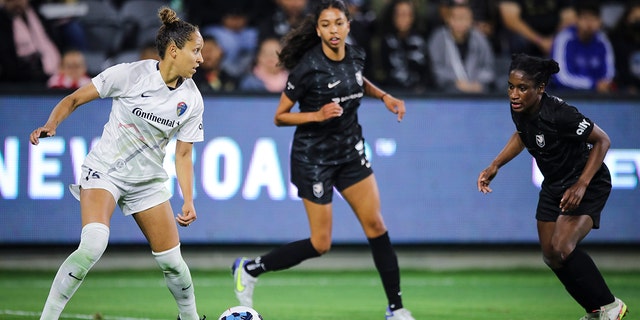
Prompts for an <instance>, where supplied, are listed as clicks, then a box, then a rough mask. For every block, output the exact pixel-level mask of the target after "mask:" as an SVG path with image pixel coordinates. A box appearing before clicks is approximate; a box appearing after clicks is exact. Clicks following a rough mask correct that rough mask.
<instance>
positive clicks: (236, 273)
mask: <svg viewBox="0 0 640 320" xmlns="http://www.w3.org/2000/svg"><path fill="white" fill-rule="evenodd" d="M249 261H251V260H250V259H248V258H244V257H243V258H238V259H236V261H235V262H234V263H233V266H232V267H231V273H232V274H233V291H234V292H235V293H236V298H238V301H239V302H240V305H242V306H245V307H249V308H253V288H254V287H255V285H256V282H257V281H258V278H256V277H254V276H252V275H250V274H249V273H248V272H247V271H246V270H244V266H245V264H247V262H249Z"/></svg>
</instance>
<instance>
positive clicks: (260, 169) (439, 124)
mask: <svg viewBox="0 0 640 320" xmlns="http://www.w3.org/2000/svg"><path fill="white" fill-rule="evenodd" d="M60 98H62V96H60V95H45V96H38V95H36V96H24V95H15V96H12V95H4V96H0V117H1V118H2V119H3V124H2V126H1V127H0V141H1V142H2V145H0V245H3V244H4V245H6V244H14V243H18V244H23V243H24V244H44V243H47V244H50V243H56V244H58V243H59V244H65V243H77V241H78V239H79V234H80V210H79V204H78V202H77V201H76V200H75V198H73V196H72V195H71V194H70V193H69V192H68V189H67V186H68V185H69V184H71V183H74V182H76V181H77V180H78V176H79V173H80V170H79V169H80V165H81V163H82V160H83V159H84V157H85V156H86V154H87V152H88V150H89V149H90V147H91V144H92V143H94V142H95V141H97V139H99V137H100V134H101V132H102V127H103V125H104V123H106V121H107V119H108V115H109V112H110V108H111V101H110V100H108V99H104V100H97V101H93V102H91V103H89V104H87V105H84V106H82V107H80V108H79V109H78V110H76V112H74V113H73V114H72V115H71V116H70V117H69V118H68V119H67V120H65V121H64V122H63V123H62V125H61V126H60V127H59V128H58V131H57V135H56V136H55V137H53V138H48V139H43V140H41V143H40V145H38V146H31V145H30V143H29V141H28V135H29V133H30V132H31V131H32V130H33V129H35V128H36V127H38V126H41V125H42V124H44V122H45V121H46V119H47V117H48V115H49V112H50V111H51V109H52V108H53V106H54V105H55V103H57V102H58V101H59V100H60ZM277 102H278V97H276V96H260V97H232V96H228V97H215V96H208V97H205V119H204V128H205V141H204V142H200V143H196V144H195V149H194V168H195V182H194V183H195V204H196V210H197V213H198V220H197V221H196V223H194V224H193V225H192V226H191V227H189V228H181V229H180V232H181V240H182V242H183V243H194V244H264V243H282V242H287V241H292V240H297V239H300V238H305V237H308V235H309V231H308V225H307V220H306V219H307V218H306V214H305V212H304V208H303V205H302V202H301V201H300V199H299V198H298V197H297V195H296V194H297V191H296V189H295V187H294V186H293V185H292V184H291V183H290V182H289V146H290V144H291V138H292V135H293V131H294V128H293V127H280V128H279V127H276V126H275V125H274V124H273V116H274V112H275V107H276V105H277ZM568 102H569V103H570V104H572V105H575V106H576V107H578V108H579V109H580V111H581V112H582V113H584V114H585V115H586V116H587V117H589V118H591V119H592V120H593V121H594V122H596V123H597V124H598V125H599V126H600V127H601V128H603V129H604V130H605V131H606V132H607V133H608V134H609V136H610V138H611V140H612V145H611V149H610V151H609V153H608V156H607V158H606V160H605V162H606V163H607V165H608V166H609V168H610V170H611V173H612V179H613V186H614V189H613V191H612V194H611V197H610V200H609V202H608V204H607V206H606V207H605V209H604V212H603V215H602V221H601V229H599V230H596V231H594V232H592V233H591V234H590V235H589V237H588V238H587V240H586V241H591V242H598V243H603V242H604V243H640V232H638V230H640V219H638V211H637V208H640V196H639V195H640V194H639V190H640V186H639V184H638V179H639V177H640V170H639V169H640V132H639V131H638V129H637V128H638V123H640V103H638V102H634V101H627V100H621V101H606V100H587V99H578V100H570V101H568ZM406 105H407V114H406V117H405V120H404V121H402V122H401V123H398V122H397V121H396V117H395V115H393V114H392V113H390V112H388V111H387V110H386V109H385V107H384V106H383V105H382V104H381V103H380V102H379V101H377V100H374V99H368V98H367V99H364V100H363V103H362V106H361V107H360V113H359V114H360V121H361V123H362V125H363V128H364V135H365V139H366V147H367V153H368V156H369V159H370V160H371V163H372V167H373V169H374V172H375V175H376V179H377V181H378V186H379V189H380V195H381V201H382V214H383V216H384V218H385V222H386V224H387V227H388V228H389V232H390V235H391V237H392V239H393V241H394V242H395V243H398V244H430V243H431V244H432V243H461V244H474V243H535V242H537V233H536V229H535V218H534V215H535V208H536V202H537V195H538V191H539V184H540V176H539V173H538V172H537V170H536V168H535V164H534V162H533V161H532V158H531V156H529V154H527V153H526V152H523V153H522V154H521V155H520V156H518V157H517V158H516V159H514V160H513V161H512V162H511V163H509V164H508V165H506V166H505V167H503V168H502V169H501V170H500V172H499V174H498V176H497V177H496V179H495V180H494V182H493V183H492V188H493V193H491V194H488V195H483V194H481V193H479V192H478V190H477V187H476V179H477V177H478V174H479V172H480V171H481V170H482V169H484V168H485V167H486V166H487V165H488V164H489V163H490V162H491V160H493V158H494V157H495V155H497V153H498V152H499V151H500V150H501V149H502V147H503V146H504V144H505V143H506V141H507V139H508V138H509V136H510V135H511V133H512V132H513V131H514V126H513V123H512V122H511V118H510V114H509V105H508V101H507V99H506V98H495V97H494V98H422V99H418V98H410V99H407V100H406ZM173 151H174V144H173V143H172V144H170V145H169V146H168V147H167V159H165V168H166V169H167V171H168V172H169V175H170V176H171V178H170V180H169V181H167V186H168V188H170V190H172V192H174V196H173V198H172V200H171V203H172V205H173V208H174V210H176V211H177V210H179V209H180V207H181V205H182V203H181V197H180V193H179V191H178V190H179V188H178V186H177V182H176V180H175V178H174V172H175V170H174V169H173V164H172V161H173V153H174V152H173ZM333 209H334V221H333V224H334V226H333V238H334V243H336V244H357V243H365V242H366V240H365V237H364V234H363V232H362V230H361V228H360V226H359V224H358V221H357V219H356V218H355V216H354V215H353V213H352V212H351V210H350V208H349V206H348V205H347V204H346V202H345V201H344V200H343V199H341V198H340V196H339V195H338V194H336V195H335V197H334V202H333ZM110 240H111V243H123V244H129V243H133V244H135V243H144V242H145V239H144V237H143V235H142V233H141V232H140V231H139V230H138V227H137V225H136V224H135V222H134V221H133V219H132V218H131V217H124V216H123V215H122V214H121V212H120V210H119V209H117V210H116V212H115V214H114V215H113V218H112V225H111V238H110Z"/></svg>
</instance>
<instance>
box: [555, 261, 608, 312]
mask: <svg viewBox="0 0 640 320" xmlns="http://www.w3.org/2000/svg"><path fill="white" fill-rule="evenodd" d="M552 270H553V272H554V273H555V274H556V276H557V277H558V279H560V282H562V284H563V285H564V287H565V288H566V289H567V291H568V292H569V294H571V296H572V297H573V298H574V299H575V300H576V301H577V302H578V303H579V304H580V305H581V306H582V307H583V308H584V309H585V310H586V311H587V312H593V311H594V310H597V309H599V308H600V307H601V306H604V305H607V304H609V303H611V302H613V301H614V300H615V298H614V296H613V294H612V293H611V291H610V290H609V287H607V284H606V282H605V281H604V278H603V277H602V274H601V273H600V271H599V270H598V267H596V265H595V263H593V260H591V257H589V255H588V254H586V253H585V252H584V251H582V250H579V249H575V250H573V252H571V254H570V255H569V256H568V257H567V259H566V260H565V261H564V263H563V266H562V267H561V268H558V269H552Z"/></svg>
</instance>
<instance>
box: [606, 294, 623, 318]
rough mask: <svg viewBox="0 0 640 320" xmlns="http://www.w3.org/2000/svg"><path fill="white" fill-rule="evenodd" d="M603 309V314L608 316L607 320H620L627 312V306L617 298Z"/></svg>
mask: <svg viewBox="0 0 640 320" xmlns="http://www.w3.org/2000/svg"><path fill="white" fill-rule="evenodd" d="M603 308H604V312H605V313H606V314H607V316H609V318H608V319H609V320H622V318H624V316H626V315H627V312H629V310H627V305H626V304H624V302H622V300H620V299H618V298H616V300H615V301H613V303H610V304H608V305H606V306H604V307H603Z"/></svg>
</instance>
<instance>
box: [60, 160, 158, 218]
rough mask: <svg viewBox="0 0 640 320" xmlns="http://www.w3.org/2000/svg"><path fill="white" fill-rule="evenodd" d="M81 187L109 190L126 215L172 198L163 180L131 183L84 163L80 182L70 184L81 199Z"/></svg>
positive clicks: (72, 191)
mask: <svg viewBox="0 0 640 320" xmlns="http://www.w3.org/2000/svg"><path fill="white" fill-rule="evenodd" d="M80 188H82V189H104V190H107V191H109V192H110V193H111V195H112V196H113V199H115V201H116V203H117V204H118V206H120V209H121V210H122V213H124V215H125V216H128V215H131V214H134V213H138V212H141V211H144V210H146V209H149V208H151V207H154V206H157V205H159V204H161V203H163V202H165V201H167V200H169V199H171V193H170V192H169V190H167V187H165V184H164V181H163V180H160V179H156V180H150V181H147V182H141V183H129V182H126V181H123V180H119V179H115V178H113V177H111V176H109V175H108V174H105V173H102V172H98V171H95V170H93V169H91V168H88V167H86V166H84V165H83V166H82V175H81V178H80V183H79V184H72V185H69V190H70V191H71V194H73V196H74V197H75V198H76V199H78V200H80Z"/></svg>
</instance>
